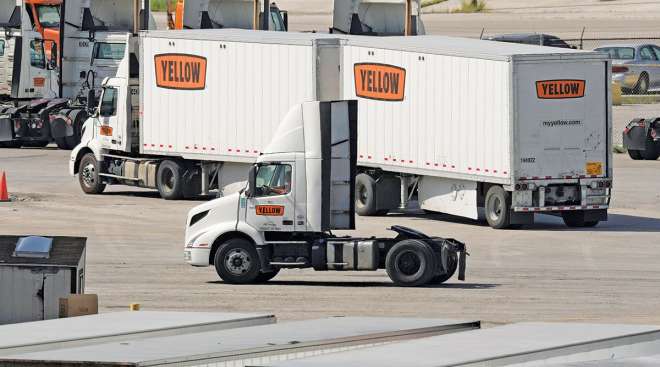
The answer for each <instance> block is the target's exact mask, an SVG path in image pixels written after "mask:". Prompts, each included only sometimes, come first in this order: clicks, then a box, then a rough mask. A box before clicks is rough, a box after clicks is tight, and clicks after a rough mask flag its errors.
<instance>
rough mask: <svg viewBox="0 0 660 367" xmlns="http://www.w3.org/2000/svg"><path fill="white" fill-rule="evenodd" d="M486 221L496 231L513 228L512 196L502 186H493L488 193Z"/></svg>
mask: <svg viewBox="0 0 660 367" xmlns="http://www.w3.org/2000/svg"><path fill="white" fill-rule="evenodd" d="M485 202H486V204H485V206H486V208H485V209H486V221H487V222H488V225H490V226H491V227H492V228H495V229H504V228H509V227H510V226H511V214H510V213H509V209H510V206H511V194H509V193H508V192H507V191H505V190H504V189H503V188H502V186H491V187H490V189H488V192H487V193H486V201H485Z"/></svg>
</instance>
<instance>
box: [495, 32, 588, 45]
mask: <svg viewBox="0 0 660 367" xmlns="http://www.w3.org/2000/svg"><path fill="white" fill-rule="evenodd" d="M485 39H487V40H489V41H499V42H509V43H523V44H526V45H539V46H549V47H561V48H575V46H571V45H569V44H568V43H566V42H564V41H563V40H562V39H560V38H559V37H555V36H552V35H549V34H541V33H518V34H503V35H500V36H491V37H487V38H485Z"/></svg>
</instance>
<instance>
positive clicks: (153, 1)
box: [149, 0, 167, 11]
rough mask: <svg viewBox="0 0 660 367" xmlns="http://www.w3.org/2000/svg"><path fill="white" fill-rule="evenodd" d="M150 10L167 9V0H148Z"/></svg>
mask: <svg viewBox="0 0 660 367" xmlns="http://www.w3.org/2000/svg"><path fill="white" fill-rule="evenodd" d="M149 5H150V7H151V11H167V0H150V3H149Z"/></svg>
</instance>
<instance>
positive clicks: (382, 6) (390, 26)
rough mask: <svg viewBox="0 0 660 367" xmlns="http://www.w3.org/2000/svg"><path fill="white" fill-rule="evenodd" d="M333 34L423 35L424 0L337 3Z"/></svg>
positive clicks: (334, 8)
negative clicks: (422, 1) (422, 0)
mask: <svg viewBox="0 0 660 367" xmlns="http://www.w3.org/2000/svg"><path fill="white" fill-rule="evenodd" d="M330 33H343V34H355V35H363V36H419V35H424V34H426V30H425V28H424V22H423V21H422V4H421V0H334V6H333V9H332V27H331V28H330Z"/></svg>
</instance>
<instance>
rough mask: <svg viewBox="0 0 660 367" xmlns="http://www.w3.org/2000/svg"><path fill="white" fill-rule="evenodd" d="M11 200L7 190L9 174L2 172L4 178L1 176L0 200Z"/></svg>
mask: <svg viewBox="0 0 660 367" xmlns="http://www.w3.org/2000/svg"><path fill="white" fill-rule="evenodd" d="M3 201H9V192H8V191H7V175H6V174H5V172H4V171H3V172H2V178H0V202H3Z"/></svg>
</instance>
